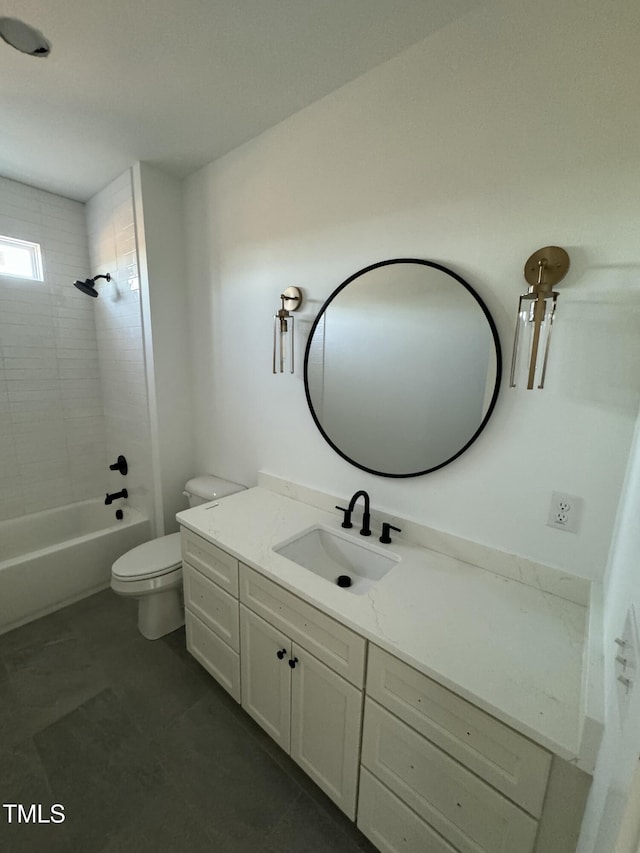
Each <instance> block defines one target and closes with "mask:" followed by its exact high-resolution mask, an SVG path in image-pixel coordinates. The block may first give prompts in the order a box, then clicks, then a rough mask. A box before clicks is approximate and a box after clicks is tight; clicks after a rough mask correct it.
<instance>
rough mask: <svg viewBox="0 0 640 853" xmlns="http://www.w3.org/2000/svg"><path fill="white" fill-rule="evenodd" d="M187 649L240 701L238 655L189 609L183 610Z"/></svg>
mask: <svg viewBox="0 0 640 853" xmlns="http://www.w3.org/2000/svg"><path fill="white" fill-rule="evenodd" d="M184 616H185V628H186V631H187V649H188V651H189V652H190V653H191V654H192V655H193V656H194V658H195V659H196V660H197V661H199V663H201V664H202V666H203V667H204V668H205V669H206V670H207V672H209V673H211V675H212V676H213V677H214V678H215V680H216V681H217V682H218V683H219V684H220V685H221V686H222V687H224V689H225V690H226V691H227V692H228V693H230V694H231V695H232V696H233V698H234V699H235V700H236V702H239V701H240V655H239V654H238V653H237V652H234V651H233V649H232V648H231V647H230V646H228V645H227V644H226V643H225V642H223V641H222V640H221V639H220V638H219V637H218V636H216V634H214V633H213V631H210V630H209V628H207V626H206V625H205V624H204V623H203V622H201V621H200V620H199V619H198V617H197V616H194V615H193V613H191V611H189V610H187V611H185V614H184Z"/></svg>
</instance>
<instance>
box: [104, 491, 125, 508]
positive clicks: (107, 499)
mask: <svg viewBox="0 0 640 853" xmlns="http://www.w3.org/2000/svg"><path fill="white" fill-rule="evenodd" d="M128 497H129V492H127V490H126V489H122V491H121V492H113V494H111V495H110V494H109V493H108V492H107V496H106V497H105V499H104V503H105V506H109V504H112V503H113V502H114V501H117V500H118V498H128Z"/></svg>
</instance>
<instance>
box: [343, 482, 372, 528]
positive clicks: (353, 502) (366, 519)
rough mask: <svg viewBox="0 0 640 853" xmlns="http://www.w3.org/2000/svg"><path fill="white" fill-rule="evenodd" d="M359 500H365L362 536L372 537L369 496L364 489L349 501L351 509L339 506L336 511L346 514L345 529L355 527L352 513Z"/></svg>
mask: <svg viewBox="0 0 640 853" xmlns="http://www.w3.org/2000/svg"><path fill="white" fill-rule="evenodd" d="M358 498H364V512H363V513H362V530H361V531H360V535H361V536H371V528H370V527H369V524H370V522H371V513H370V512H369V495H368V494H367V493H366V492H365V491H364V489H360V491H359V492H356V493H355V495H354V496H353V497H352V498H351V500H350V501H349V507H348V508H347V509H345V508H344V507H343V506H337V507H336V509H339V510H340V511H341V512H343V513H344V521H343V522H342V526H343V527H353V524H352V523H351V513H352V512H353V510H354V509H355V506H356V503H357V501H358Z"/></svg>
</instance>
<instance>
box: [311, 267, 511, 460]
mask: <svg viewBox="0 0 640 853" xmlns="http://www.w3.org/2000/svg"><path fill="white" fill-rule="evenodd" d="M501 369H502V357H501V352H500V341H499V339H498V333H497V330H496V326H495V323H494V322H493V319H492V317H491V315H490V314H489V311H488V309H487V307H486V305H485V304H484V302H483V301H482V299H480V297H479V296H478V294H477V293H476V292H475V291H474V289H473V288H472V287H471V286H470V285H469V284H467V282H466V281H464V279H462V278H461V277H460V276H459V275H457V274H456V273H454V272H452V271H451V270H449V269H447V268H446V267H443V266H441V265H440V264H436V263H433V262H432V261H421V260H416V259H413V258H397V259H393V260H388V261H381V262H380V263H377V264H373V265H371V266H369V267H365V269H363V270H360V271H359V272H357V273H355V275H352V276H351V277H350V278H348V279H347V280H346V281H345V282H343V283H342V284H341V285H340V286H339V287H338V288H336V290H334V292H333V293H332V294H331V296H330V297H329V298H328V299H327V301H326V302H325V304H324V305H323V306H322V309H321V310H320V313H319V314H318V316H317V317H316V319H315V322H314V324H313V326H312V328H311V333H310V335H309V340H308V342H307V347H306V351H305V358H304V382H305V392H306V395H307V401H308V403H309V408H310V409H311V414H312V415H313V419H314V420H315V422H316V425H317V427H318V429H319V430H320V432H321V433H322V435H323V436H324V438H325V439H326V440H327V441H328V442H329V444H330V445H331V446H332V447H333V449H334V450H335V451H336V452H337V453H339V454H340V455H341V456H342V457H344V458H345V459H346V460H347V461H348V462H350V463H351V464H352V465H356V466H357V467H358V468H362V469H364V470H365V471H370V472H371V473H373V474H379V475H381V476H383V477H417V476H419V475H420V474H427V473H428V472H429V471H435V470H436V468H441V467H442V466H443V465H447V464H448V463H449V462H452V461H453V460H454V459H455V458H456V457H457V456H459V455H460V454H461V453H463V452H464V451H465V450H466V449H467V448H468V447H469V445H470V444H471V443H472V442H473V441H475V439H476V438H477V437H478V435H479V434H480V432H481V431H482V429H483V428H484V426H485V425H486V423H487V421H488V419H489V417H490V415H491V412H492V410H493V407H494V405H495V402H496V399H497V396H498V389H499V386H500V374H501Z"/></svg>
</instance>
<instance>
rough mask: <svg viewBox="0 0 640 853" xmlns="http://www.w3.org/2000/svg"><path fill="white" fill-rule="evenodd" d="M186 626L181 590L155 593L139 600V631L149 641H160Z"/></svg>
mask: <svg viewBox="0 0 640 853" xmlns="http://www.w3.org/2000/svg"><path fill="white" fill-rule="evenodd" d="M183 625H184V604H183V601H182V595H181V590H180V589H176V588H174V589H167V590H164V591H163V592H154V593H152V594H151V595H145V596H142V597H141V598H139V599H138V630H139V631H140V633H141V634H142V636H143V637H145V638H146V639H147V640H158V639H160V637H164V636H165V635H166V634H171V632H172V631H176V630H177V629H178V628H181V627H182V626H183Z"/></svg>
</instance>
